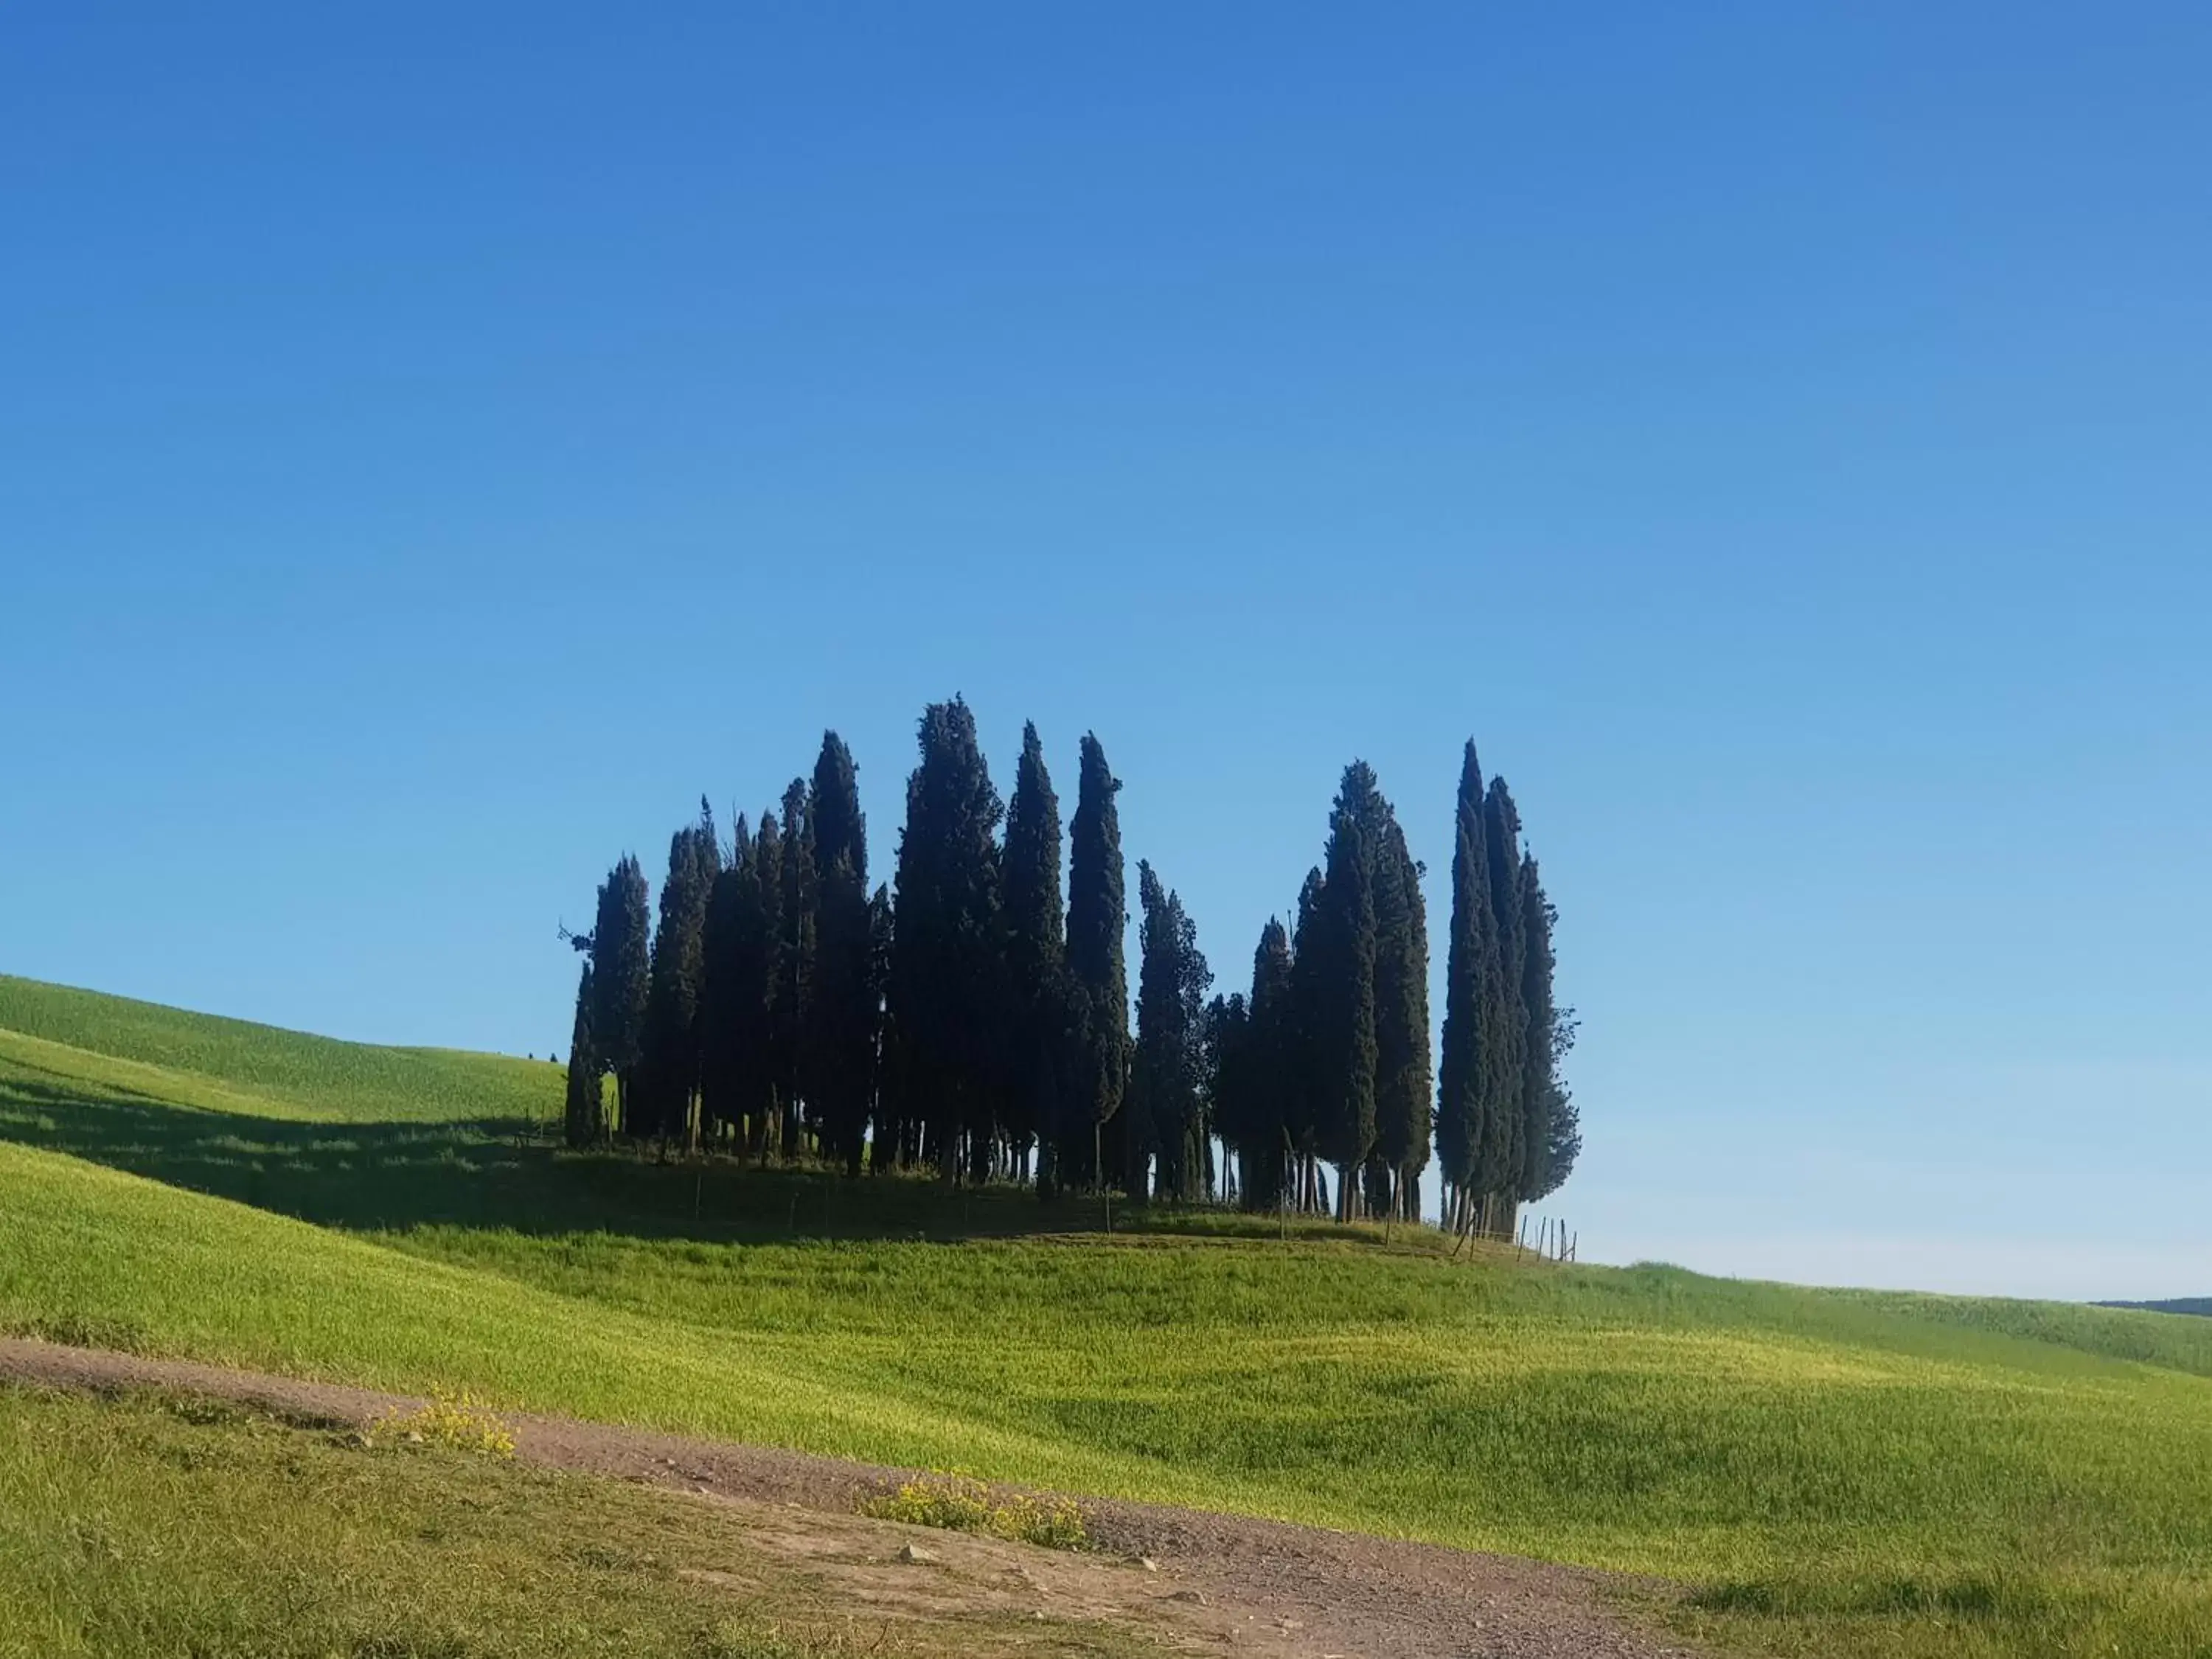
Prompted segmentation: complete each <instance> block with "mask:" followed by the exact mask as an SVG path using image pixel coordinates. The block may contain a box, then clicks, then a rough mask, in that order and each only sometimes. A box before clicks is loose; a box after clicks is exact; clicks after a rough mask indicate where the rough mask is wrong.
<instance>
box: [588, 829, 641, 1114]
mask: <svg viewBox="0 0 2212 1659" xmlns="http://www.w3.org/2000/svg"><path fill="white" fill-rule="evenodd" d="M652 932H653V917H652V914H651V911H650V908H649V907H648V902H647V891H646V883H645V872H644V871H643V870H641V869H640V868H639V867H638V862H637V860H636V858H635V856H634V855H633V854H628V853H625V854H623V856H622V858H621V859H620V860H618V861H617V863H616V865H615V867H614V868H613V869H612V870H611V871H610V872H608V875H607V878H606V880H605V881H604V882H602V883H601V884H599V909H598V914H597V915H596V917H595V918H594V920H593V921H592V934H591V946H590V948H591V952H592V1045H593V1050H594V1052H595V1053H597V1054H598V1055H599V1060H600V1062H601V1063H602V1064H603V1065H604V1066H605V1067H606V1068H607V1069H608V1070H609V1071H611V1072H612V1073H614V1074H615V1101H616V1111H617V1115H619V1116H620V1118H621V1120H622V1128H623V1133H625V1134H627V1133H629V1132H630V1122H629V1120H630V1107H631V1103H632V1100H633V1097H634V1096H635V1089H636V1082H637V1066H638V1061H639V1060H641V1058H642V1057H643V1055H644V1051H645V1004H646V998H647V994H648V992H649V991H650V988H651V980H652V970H653V950H652V943H651V940H652Z"/></svg>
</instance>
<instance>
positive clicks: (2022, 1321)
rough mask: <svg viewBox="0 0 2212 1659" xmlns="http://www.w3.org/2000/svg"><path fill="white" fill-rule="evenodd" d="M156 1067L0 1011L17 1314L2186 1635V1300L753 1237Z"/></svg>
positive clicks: (1819, 1618) (1720, 1605) (1319, 1252)
mask: <svg viewBox="0 0 2212 1659" xmlns="http://www.w3.org/2000/svg"><path fill="white" fill-rule="evenodd" d="M15 983H17V984H20V982H15ZM17 995H18V996H19V997H20V996H21V993H20V992H19V993H17ZM72 995H81V994H72ZM181 1018H190V1017H181ZM95 1026H96V1022H95ZM48 1029H49V1030H51V1029H52V1026H51V1025H49V1027H48ZM249 1029H250V1028H249ZM77 1035H79V1036H87V1037H96V1036H97V1035H98V1033H97V1030H96V1029H94V1030H86V1029H84V1028H83V1027H82V1026H80V1028H79V1029H78V1031H77ZM135 1040H136V1038H135V1036H134V1041H135ZM338 1046H339V1047H343V1045H338ZM195 1052H197V1053H198V1054H201V1055H202V1056H203V1062H202V1063H203V1064H207V1065H209V1066H210V1067H211V1068H212V1066H214V1065H216V1064H217V1063H219V1060H220V1056H218V1058H217V1060H213V1061H210V1060H206V1059H205V1058H204V1056H205V1055H206V1054H207V1053H208V1051H207V1050H204V1049H202V1050H197V1051H195ZM27 1054H28V1055H29V1056H30V1058H29V1059H28V1060H27V1059H26V1055H27ZM448 1060H449V1064H451V1065H453V1066H459V1065H461V1064H463V1063H464V1061H465V1063H467V1064H471V1065H481V1066H485V1067H486V1068H487V1071H488V1073H490V1074H492V1075H494V1076H496V1075H497V1074H498V1068H499V1067H501V1066H502V1065H510V1064H512V1062H497V1061H487V1060H475V1059H472V1058H469V1057H448ZM319 1063H325V1064H327V1065H329V1066H333V1067H335V1068H337V1069H338V1070H341V1071H343V1069H344V1067H343V1059H342V1057H337V1056H333V1057H331V1059H330V1060H328V1061H327V1062H319ZM140 1066H141V1069H139V1070H137V1071H133V1072H131V1073H129V1075H128V1077H127V1079H119V1078H118V1074H117V1073H114V1072H113V1070H112V1066H111V1063H110V1062H109V1061H107V1060H102V1059H100V1058H98V1057H95V1056H90V1055H72V1054H70V1053H69V1052H68V1051H65V1050H62V1049H59V1048H56V1047H55V1046H54V1045H53V1044H52V1042H47V1043H46V1044H45V1045H44V1046H42V1047H40V1048H37V1049H36V1050H35V1051H33V1050H31V1049H28V1048H26V1046H25V1042H24V1040H23V1039H21V1038H0V1135H4V1136H5V1137H7V1138H9V1139H12V1140H15V1141H28V1142H31V1143H33V1146H0V1213H4V1214H5V1215H6V1216H7V1217H8V1218H9V1229H8V1242H9V1248H8V1249H6V1250H5V1251H4V1252H0V1324H4V1325H7V1326H9V1327H12V1328H18V1329H23V1328H31V1329H42V1330H45V1331H47V1332H50V1333H52V1334H60V1335H65V1336H69V1335H74V1336H81V1337H90V1338H106V1339H109V1340H125V1341H128V1342H131V1343H132V1344H133V1345H135V1346H143V1347H147V1348H150V1349H156V1350H161V1351H165V1352H187V1353H192V1354H196V1355H201V1356H206V1357H212V1358H225V1359H231V1360H235V1361H238V1362H240V1363H246V1364H264V1365H276V1366H280V1367H284V1368H289V1369H293V1370H301V1371H308V1372H314V1373H319V1374H323V1375H328V1376H342V1377H346V1378H349V1379H356V1380H361V1381H366V1382H372V1383H383V1384H387V1385H395V1386H406V1385H413V1386H421V1385H423V1384H426V1383H433V1382H440V1383H451V1384H456V1385H460V1384H467V1385H473V1386H477V1387H479V1388H484V1389H490V1390H492V1391H493V1392H495V1394H496V1395H499V1396H500V1397H501V1398H502V1399H504V1400H506V1401H509V1402H512V1403H514V1404H517V1405H525V1406H532V1407H541V1408H545V1409H556V1410H567V1411H573V1412H576V1413H580V1414H584V1415H590V1416H600V1417H607V1418H618V1419H626V1420H633V1421H641V1422H651V1423H655V1424H659V1425H666V1426H671V1427H681V1428H692V1429H698V1430H702V1431H711V1432H716V1433H724V1434H732V1435H737V1436H740V1437H747V1438H752V1439H759V1440H768V1441H776V1442H781V1443H788V1444H793V1445H799V1446H805V1447H810V1448H812V1449H820V1450H825V1451H832V1452H842V1453H848V1454H853V1455H866V1456H870V1457H878V1458H884V1459H890V1460H896V1461H900V1462H922V1463H933V1464H937V1465H940V1466H947V1467H962V1468H972V1469H975V1470H976V1471H978V1472H981V1473H987V1474H994V1475H1000V1476H1004V1477H1006V1478H1011V1479H1018V1480H1034V1481H1039V1482H1045V1483H1053V1484H1060V1485H1065V1486H1074V1487H1079V1488H1085V1489H1092V1490H1099V1491H1106V1492H1121V1493H1127V1494H1129V1495H1133V1496H1147V1497H1155V1498H1166V1499H1170V1500H1175V1501H1184V1502H1198V1503H1210V1504H1217V1505H1225V1506H1232V1507H1239V1508H1246V1509H1250V1510H1259V1511H1262V1512H1267V1513H1273V1514H1279V1515H1285V1516H1296V1517H1301V1518H1308V1519H1315V1520H1321V1521H1325V1522H1335V1523H1340V1524H1346V1525H1353V1526H1360V1527H1364V1528H1370V1529H1374V1530H1379V1531H1386V1532H1387V1531H1396V1532H1405V1533H1410V1534H1417V1535H1420V1536H1425V1537H1432V1538H1438V1539H1443V1540H1447V1541H1455V1542H1461V1543H1468V1544H1477V1545H1486V1546H1490V1547H1504V1548H1509V1549H1516V1550H1523V1551H1527V1552H1529V1553H1536V1554H1541V1555H1550V1556H1558V1557H1565V1558H1568V1559H1577V1560H1583V1561H1589V1562H1595V1563H1600V1564H1604V1565H1618V1566H1625V1567H1635V1568H1643V1569H1647V1570H1652V1571H1661V1572H1664V1573H1668V1574H1670V1575H1674V1576H1677V1577H1683V1578H1686V1579H1688V1580H1690V1581H1692V1583H1698V1584H1700V1585H1703V1586H1705V1587H1706V1590H1707V1595H1706V1598H1705V1599H1706V1601H1707V1603H1708V1607H1707V1609H1706V1611H1705V1613H1704V1614H1702V1615H1701V1616H1702V1617H1704V1618H1705V1619H1708V1620H1711V1621H1713V1622H1714V1625H1715V1627H1716V1628H1717V1629H1719V1630H1720V1631H1721V1632H1723V1633H1724V1634H1728V1633H1733V1634H1735V1635H1739V1636H1743V1637H1746V1638H1750V1639H1756V1640H1757V1641H1759V1642H1761V1643H1763V1644H1771V1645H1775V1646H1781V1647H1789V1646H1792V1645H1796V1644H1800V1643H1802V1644H1806V1645H1808V1647H1812V1648H1816V1649H1817V1650H1820V1651H1823V1652H1827V1651H1852V1650H1856V1651H1863V1652H1867V1653H1870V1654H1871V1653H1881V1654H1907V1653H1923V1652H1925V1653H1931V1654H1932V1653H1939V1652H1940V1653H1959V1652H1967V1653H1971V1652H1975V1651H1987V1652H1991V1653H2008V1654H2024V1653H2052V1654H2056V1653H2062V1652H2083V1651H2110V1650H2112V1649H2113V1648H2114V1646H2115V1644H2117V1645H2118V1648H2119V1649H2120V1650H2124V1651H2127V1652H2130V1653H2148V1654H2160V1653H2168V1654H2177V1655H2178V1654H2185V1653H2198V1652H2202V1651H2203V1650H2204V1649H2205V1647H2206V1645H2207V1644H2212V1585H2208V1584H2207V1583H2206V1581H2205V1577H2204V1574H2203V1569H2202V1566H2201V1564H2202V1563H2203V1562H2204V1561H2205V1560H2207V1559H2212V1504H2208V1503H2207V1502H2206V1501H2205V1498H2204V1494H2205V1493H2206V1492H2212V1382H2208V1381H2207V1380H2206V1379H2207V1378H2208V1377H2212V1322H2209V1323H2199V1322H2193V1321H2179V1320H2173V1319H2170V1318H2161V1317H2160V1316H2155V1315H2141V1314H2130V1313H2126V1312H2121V1311H2117V1310H2099V1309H2083V1308H2072V1307H2058V1306H2053V1305H2050V1304H2025V1303H2009V1302H1996V1301H1979V1300H1972V1299H1950V1298H1934V1297H1901V1296H1892V1295H1874V1294H1855V1293H1848V1292H1816V1291H1796V1290H1790V1289H1786V1288H1783V1287H1778V1286H1765V1285H1739V1284H1732V1283H1725V1282H1721V1281H1713V1280H1707V1279H1699V1278H1696V1277H1695V1276H1692V1275H1689V1274H1686V1273H1678V1272H1674V1271H1672V1270H1663V1269H1643V1270H1632V1271H1627V1272H1619V1271H1610V1270H1605V1269H1595V1268H1592V1269H1579V1270H1570V1271H1560V1270H1556V1269H1554V1270H1545V1271H1531V1270H1527V1269H1519V1268H1515V1267H1510V1266H1508V1265H1504V1264H1500V1263H1498V1262H1495V1261H1486V1262H1484V1263H1481V1264H1479V1265H1470V1264H1469V1263H1468V1262H1467V1261H1459V1262H1450V1261H1445V1260H1443V1259H1441V1258H1440V1256H1439V1255H1437V1253H1436V1252H1435V1251H1433V1250H1432V1249H1402V1248H1401V1249H1392V1250H1384V1249H1379V1248H1376V1245H1375V1244H1374V1243H1372V1242H1371V1241H1370V1242H1367V1243H1316V1244H1306V1245H1298V1244H1295V1243H1294V1244H1292V1245H1291V1246H1289V1247H1287V1248H1285V1246H1284V1245H1282V1244H1279V1243H1275V1242H1273V1241H1272V1240H1269V1239H1266V1238H1243V1239H1239V1238H1234V1237H1213V1238H1208V1237H1182V1238H1177V1237H1144V1238H1138V1239H1117V1240H1116V1241H1115V1242H1114V1243H1105V1242H1103V1241H1100V1240H1096V1239H1092V1240H1089V1241H1075V1240H1065V1239H1063V1240H1034V1239H1033V1240H1019V1239H1001V1240H983V1241H977V1242H971V1243H966V1244H963V1245H961V1246H958V1247H957V1248H953V1247H948V1246H946V1245H945V1244H942V1243H937V1244H932V1243H915V1242H912V1241H911V1240H910V1239H908V1240H905V1241H896V1240H890V1239H882V1238H875V1239H869V1238H849V1239H844V1240H836V1241H814V1242H784V1243H765V1242H762V1235H763V1234H764V1233H777V1234H781V1233H784V1232H787V1231H789V1230H790V1229H791V1228H792V1226H793V1223H794V1222H798V1223H799V1225H800V1229H801V1231H805V1230H806V1229H807V1228H808V1227H811V1226H813V1225H817V1224H816V1223H815V1221H814V1218H815V1216H816V1215H817V1210H818V1211H819V1212H821V1213H822V1215H823V1217H824V1218H826V1219H828V1220H829V1221H830V1222H831V1223H832V1225H834V1224H835V1222H836V1219H837V1217H836V1212H835V1206H836V1203H837V1202H838V1200H840V1198H841V1197H842V1198H845V1199H846V1200H848V1208H849V1207H853V1206H850V1203H849V1199H850V1195H849V1194H843V1193H841V1192H840V1190H839V1189H838V1188H837V1187H836V1184H835V1183H833V1182H811V1181H808V1180H803V1179H798V1178H792V1177H781V1176H760V1175H750V1174H741V1173H738V1172H735V1171H732V1170H727V1169H717V1170H714V1171H713V1172H712V1184H709V1182H708V1181H707V1180H705V1179H702V1177H700V1176H698V1175H696V1173H695V1172H692V1171H688V1170H674V1169H671V1170H656V1169H653V1168H651V1167H649V1166H644V1165H641V1164H635V1163H630V1162H628V1161H626V1160H619V1159H616V1160H609V1159H571V1158H566V1157H556V1156H554V1155H552V1154H550V1152H543V1151H533V1150H532V1149H528V1148H525V1147H520V1146H511V1145H506V1144H502V1143H501V1142H499V1141H497V1140H495V1139H491V1138H489V1137H487V1136H483V1135H480V1134H475V1133H472V1132H468V1131H464V1130H457V1129H452V1128H445V1129H440V1128H435V1127H422V1125H420V1124H419V1123H418V1124H417V1125H416V1126H414V1127H393V1128H391V1129H388V1130H387V1129H385V1128H382V1127H378V1126H375V1125H357V1126H354V1127H349V1128H347V1129H344V1130H343V1131H331V1130H327V1129H316V1128H314V1127H312V1126H307V1127H302V1126H300V1125H296V1124H295V1125H290V1126H288V1125H285V1124H283V1123H281V1122H276V1121H269V1120H262V1121H258V1122H257V1120H256V1119H255V1118H254V1117H252V1115H251V1114H250V1113H248V1112H246V1110H244V1109H242V1106H241V1101H242V1100H243V1101H246V1102H248V1103H250V1101H251V1100H252V1099H253V1098H257V1096H254V1095H252V1094H250V1093H249V1094H243V1095H241V1093H240V1088H239V1085H238V1083H237V1081H236V1080H235V1079H233V1078H231V1077H229V1076H228V1075H215V1076H210V1075H208V1074H206V1073H199V1074H191V1073H172V1072H168V1071H162V1070H156V1069H155V1068H153V1067H150V1066H145V1065H144V1062H143V1061H141V1062H140ZM72 1068H75V1072H76V1080H75V1081H72V1080H71V1077H72ZM542 1069H544V1070H545V1071H547V1072H549V1073H550V1071H551V1068H542ZM451 1074H452V1073H448V1075H451ZM258 1075H261V1076H265V1072H264V1073H259V1074H258ZM556 1075H557V1074H556ZM257 1086H259V1087H266V1086H267V1085H266V1084H265V1083H261V1084H258V1085H257ZM71 1091H75V1096H76V1102H75V1103H74V1104H72V1103H71V1101H70V1098H69V1097H70V1094H71ZM165 1099H173V1100H176V1101H177V1102H178V1103H179V1105H180V1106H182V1107H184V1108H186V1109H182V1110H180V1109H179V1106H171V1105H165V1104H162V1102H163V1101H164V1100H165ZM453 1109H454V1110H455V1111H456V1112H458V1113H460V1114H462V1115H474V1114H473V1112H471V1109H470V1107H469V1102H468V1099H467V1098H466V1097H464V1098H462V1099H459V1100H458V1101H455V1102H454V1103H453ZM179 1126H182V1127H179ZM387 1136H388V1137H391V1138H389V1139H385V1138H384V1137H387ZM333 1139H335V1140H336V1142H337V1145H339V1146H341V1147H342V1148H343V1149H345V1150H342V1151H340V1152H337V1153H335V1154H331V1153H330V1152H328V1150H327V1149H328V1147H329V1146H330V1145H331V1142H332V1141H333ZM37 1146H64V1147H66V1148H68V1149H69V1150H71V1151H74V1152H78V1153H81V1154H85V1155H88V1156H90V1157H96V1158H100V1159H101V1160H102V1161H105V1162H108V1163H113V1164H120V1165H122V1166H123V1167H125V1168H138V1169H143V1170H146V1171H147V1172H148V1173H151V1174H157V1175H161V1176H167V1177H168V1178H171V1179H176V1178H179V1176H182V1177H183V1178H185V1179H188V1180H190V1182H191V1184H193V1185H198V1186H204V1187H208V1188H211V1189H213V1190H216V1191H226V1192H230V1193H233V1194H235V1195H237V1196H240V1197H249V1198H252V1200H254V1201H255V1202H256V1203H258V1204H260V1205H262V1206H264V1209H254V1208H248V1207H245V1206H238V1205H233V1204H228V1203H223V1202H219V1201H217V1200H213V1199H210V1198H206V1197H202V1196H198V1195H196V1194H183V1193H179V1192H178V1191H176V1190H174V1189H173V1188H169V1187H165V1186H159V1185H155V1184H153V1183H150V1182H144V1181H140V1180H135V1179H132V1178H131V1177H129V1176H124V1175H119V1174H117V1173H114V1172H112V1171H111V1170H102V1169H98V1168H94V1167H93V1166H92V1165H91V1164H88V1163H86V1162H84V1161H82V1160H81V1159H79V1158H69V1157H65V1156H62V1155H60V1154H59V1153H58V1152H52V1151H45V1150H37V1149H35V1148H36V1147H37ZM425 1147H428V1149H429V1151H428V1152H427V1153H425V1152H423V1150H422V1149H423V1148H425ZM889 1195H890V1197H892V1198H893V1199H895V1200H896V1201H897V1203H899V1204H900V1205H902V1206H907V1207H908V1209H910V1210H911V1211H912V1212H914V1213H915V1214H916V1215H920V1216H922V1217H923V1218H925V1220H926V1219H927V1216H928V1215H929V1213H930V1212H931V1206H935V1212H936V1214H937V1216H938V1218H939V1220H940V1222H944V1223H945V1224H946V1225H950V1220H951V1218H950V1212H949V1211H948V1209H947V1207H946V1206H945V1204H944V1202H943V1201H942V1200H939V1199H937V1198H936V1196H935V1195H934V1194H930V1193H928V1192H927V1190H926V1189H923V1188H911V1189H908V1188H898V1189H895V1190H894V1191H893V1192H892V1193H891V1194H889ZM956 1201H957V1200H956ZM994 1203H995V1204H1000V1205H1003V1204H1004V1200H986V1201H984V1202H983V1205H982V1208H983V1209H984V1210H985V1211H986V1212H990V1211H991V1210H992V1206H993V1205H994ZM695 1204H696V1205H697V1206H698V1210H699V1219H698V1220H697V1221H696V1222H695V1221H694V1220H693V1219H692V1218H691V1215H690V1211H691V1208H692V1206H693V1205H695ZM268 1209H276V1210H289V1211H291V1212H295V1213H296V1214H300V1215H304V1216H308V1217H312V1218H315V1219H318V1220H323V1221H328V1222H338V1223H343V1224H347V1225H352V1226H355V1227H356V1228H362V1229H366V1230H370V1231H368V1236H366V1237H348V1236H346V1235H344V1234H343V1233H339V1232H334V1231H331V1230H330V1229H329V1228H327V1227H317V1226H311V1225H303V1224H302V1223H301V1222H299V1221H295V1220H292V1219H289V1218H286V1217H284V1216H281V1215H275V1214H270V1213H267V1212H265V1211H266V1210H268ZM802 1216H803V1217H804V1218H805V1219H804V1220H802V1219H801V1218H802ZM966 1219H967V1220H969V1222H970V1223H971V1224H972V1223H975V1221H976V1219H977V1218H976V1216H975V1214H974V1213H973V1212H971V1213H970V1214H969V1215H968V1216H967V1217H966ZM985 1219H986V1220H987V1219H988V1216H986V1217H985ZM379 1222H382V1223H384V1224H386V1225H384V1226H383V1227H382V1228H381V1229H380V1230H379V1229H378V1227H377V1224H378V1223H379ZM580 1229H583V1230H580Z"/></svg>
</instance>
